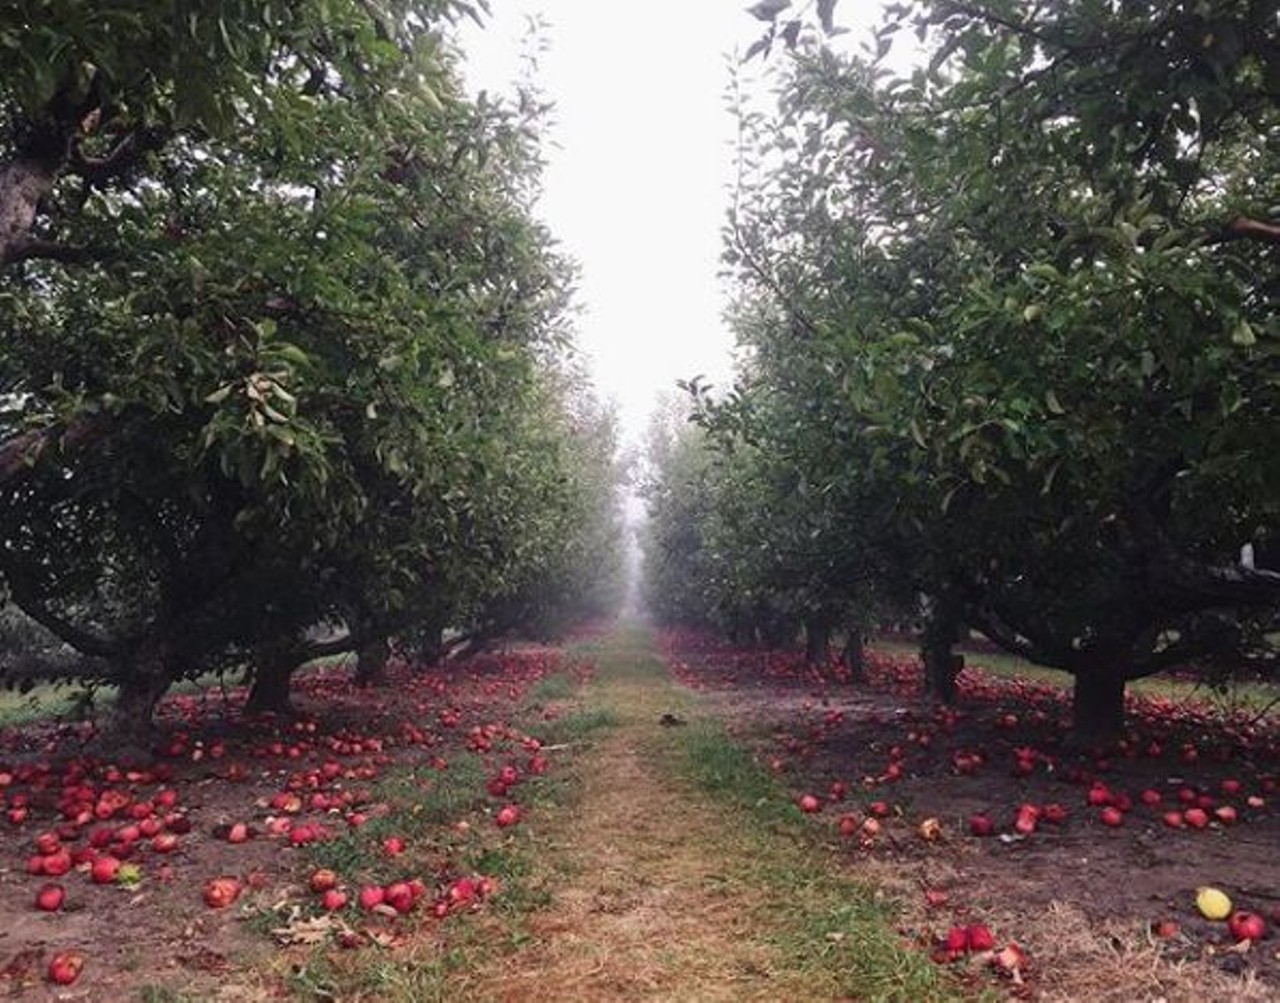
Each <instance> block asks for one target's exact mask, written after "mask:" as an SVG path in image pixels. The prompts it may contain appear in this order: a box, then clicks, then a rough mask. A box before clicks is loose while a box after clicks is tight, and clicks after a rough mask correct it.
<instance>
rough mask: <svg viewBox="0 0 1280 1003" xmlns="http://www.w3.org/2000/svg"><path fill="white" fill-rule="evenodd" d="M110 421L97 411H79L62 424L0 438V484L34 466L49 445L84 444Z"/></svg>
mask: <svg viewBox="0 0 1280 1003" xmlns="http://www.w3.org/2000/svg"><path fill="white" fill-rule="evenodd" d="M109 424H110V423H109V422H108V421H107V419H106V418H105V417H103V416H102V415H100V414H87V415H78V416H76V417H74V418H72V419H71V420H70V421H69V422H67V423H66V425H65V427H59V426H57V425H48V426H46V427H44V428H33V429H30V430H29V431H26V432H19V433H18V434H17V435H14V436H11V437H10V438H8V439H5V440H3V441H0V484H3V483H4V482H5V481H7V480H9V479H10V478H12V477H15V476H17V475H18V474H20V473H22V472H23V471H24V470H27V469H30V468H31V467H32V466H34V465H35V463H36V461H37V460H38V459H39V458H40V454H41V453H43V452H44V451H45V450H46V449H47V448H48V447H49V446H52V445H59V446H61V447H62V448H64V449H67V448H74V447H76V446H82V445H85V444H86V443H90V442H93V441H94V440H96V439H98V438H100V437H101V436H102V435H104V434H105V433H106V431H107V428H108V426H109Z"/></svg>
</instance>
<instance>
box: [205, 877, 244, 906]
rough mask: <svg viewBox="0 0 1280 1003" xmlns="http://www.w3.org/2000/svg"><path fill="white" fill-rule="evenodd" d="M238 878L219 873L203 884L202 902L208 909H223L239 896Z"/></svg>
mask: <svg viewBox="0 0 1280 1003" xmlns="http://www.w3.org/2000/svg"><path fill="white" fill-rule="evenodd" d="M240 889H241V884H240V879H239V878H233V877H229V876H227V875H225V874H224V875H220V876H218V877H216V878H210V879H209V880H208V881H206V882H205V884H204V904H205V905H207V906H208V907H209V908H210V909H225V908H226V907H227V906H229V905H231V903H232V902H234V901H235V900H236V899H237V898H239V897H240Z"/></svg>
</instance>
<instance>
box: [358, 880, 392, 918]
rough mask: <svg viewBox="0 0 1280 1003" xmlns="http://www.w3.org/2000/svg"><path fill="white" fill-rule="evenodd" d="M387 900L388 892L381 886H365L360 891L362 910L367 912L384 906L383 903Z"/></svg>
mask: <svg viewBox="0 0 1280 1003" xmlns="http://www.w3.org/2000/svg"><path fill="white" fill-rule="evenodd" d="M385 898H386V892H385V891H383V888H382V886H381V885H365V886H364V887H363V888H361V889H360V895H359V901H360V908H361V909H364V910H365V911H366V912H367V911H369V910H372V909H374V908H376V907H377V906H380V905H382V901H383V899H385Z"/></svg>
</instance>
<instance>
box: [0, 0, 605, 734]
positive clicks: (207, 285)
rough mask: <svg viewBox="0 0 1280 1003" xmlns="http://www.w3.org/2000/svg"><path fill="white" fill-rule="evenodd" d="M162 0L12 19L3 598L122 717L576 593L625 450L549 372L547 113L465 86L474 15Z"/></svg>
mask: <svg viewBox="0 0 1280 1003" xmlns="http://www.w3.org/2000/svg"><path fill="white" fill-rule="evenodd" d="M26 6H30V5H26ZM151 6H152V5H151V4H149V3H146V2H142V0H135V2H133V3H131V4H122V5H115V6H113V7H112V8H111V9H110V10H106V11H96V12H94V11H85V10H79V9H78V8H79V5H75V4H72V5H62V7H61V8H60V9H59V17H56V18H43V19H42V18H36V17H35V16H34V15H32V14H31V12H30V11H26V10H25V8H24V7H23V5H19V7H20V8H22V9H20V10H18V11H16V12H8V13H6V14H4V15H0V48H6V47H7V48H9V49H12V50H13V51H14V52H20V53H21V54H22V60H21V63H20V65H21V66H23V67H25V69H24V71H23V72H22V73H19V74H16V75H14V76H13V77H12V79H9V80H7V81H6V82H5V83H4V84H3V85H0V86H3V87H4V88H5V90H4V92H3V93H0V117H2V118H3V119H4V124H5V126H6V127H7V131H8V134H9V135H10V136H11V137H12V138H11V140H10V141H9V145H8V146H0V241H7V242H8V243H7V244H5V245H4V251H3V253H0V265H4V266H7V267H6V268H5V270H4V271H3V272H0V301H3V303H4V309H3V310H2V311H0V388H3V392H4V394H5V396H4V397H2V398H0V402H3V404H4V408H5V409H4V410H3V411H2V412H0V510H2V511H3V516H0V523H2V524H3V529H2V530H0V575H2V576H3V578H2V581H3V584H4V586H5V587H6V588H7V590H8V592H9V594H10V596H11V597H12V599H13V600H14V601H15V602H16V603H17V604H18V605H19V606H21V607H22V608H23V609H24V610H25V611H26V612H27V613H28V614H30V615H31V616H32V617H34V618H35V619H37V620H38V621H40V622H41V623H42V624H43V625H44V626H45V627H46V628H48V629H50V630H52V631H53V632H54V633H55V634H57V635H58V636H60V637H61V638H62V639H63V640H64V641H67V642H68V643H70V644H72V645H74V646H75V647H77V648H78V649H79V650H80V651H82V652H84V653H85V654H89V655H94V656H99V657H100V659H101V661H99V662H95V663H92V665H93V669H92V671H94V672H96V673H98V674H101V675H103V676H104V677H105V678H108V679H112V680H115V681H119V682H121V683H123V684H125V685H126V689H127V688H128V687H129V686H135V687H137V688H139V689H140V690H141V692H140V694H139V695H140V697H141V699H142V702H143V707H142V709H141V710H139V708H138V707H136V706H134V705H133V704H132V703H131V702H130V701H129V700H128V699H122V701H121V706H122V713H123V714H125V715H132V716H133V717H134V719H136V720H145V718H146V715H147V713H148V712H149V710H150V703H151V702H153V700H154V698H155V696H156V695H158V693H159V692H162V691H163V688H164V686H167V684H168V682H169V681H170V680H171V679H172V678H174V677H176V676H179V675H182V674H190V673H195V672H199V671H202V670H203V669H204V668H206V667H208V666H209V665H210V664H211V663H217V662H220V661H226V660H243V659H244V658H246V657H249V656H252V655H253V654H254V653H259V652H262V651H263V650H265V649H271V650H273V651H274V652H276V655H275V656H273V657H280V658H285V659H286V660H287V659H288V658H289V656H290V655H291V654H292V656H293V658H294V661H295V662H296V661H297V660H301V657H302V655H303V646H302V635H303V632H304V631H305V630H306V629H307V628H309V627H311V626H313V625H315V624H317V623H321V622H328V623H331V624H337V625H340V626H342V627H344V628H345V631H346V637H347V640H346V641H345V642H343V641H342V640H341V638H340V641H339V643H346V644H348V645H350V646H353V647H364V646H367V645H370V644H372V643H375V642H380V641H381V640H382V639H384V638H386V637H388V636H390V635H391V634H393V633H398V632H404V633H410V632H412V631H413V630H414V629H416V628H418V627H419V626H420V625H423V626H425V628H426V629H427V631H428V632H433V633H435V634H436V635H437V636H438V635H439V633H440V631H441V630H442V629H443V628H444V627H446V626H455V627H463V628H465V627H468V626H469V625H470V622H471V621H473V620H475V619H477V618H479V617H480V616H481V613H480V611H481V610H482V609H483V608H484V607H485V606H486V604H490V603H493V602H495V601H496V600H497V598H498V597H502V596H509V595H513V594H516V593H518V592H519V591H520V590H521V589H527V588H529V587H530V583H534V582H536V583H539V584H540V585H542V586H545V592H544V593H542V594H541V596H540V598H541V600H542V603H543V605H544V606H547V607H550V606H558V607H561V608H565V609H568V608H573V609H574V610H575V612H576V611H577V607H578V606H580V605H581V600H582V598H583V596H582V593H581V592H577V593H574V592H572V590H573V589H574V588H578V587H579V586H578V585H577V580H576V579H575V578H574V574H575V573H576V572H577V571H578V570H580V569H581V568H582V567H584V566H588V564H589V566H590V567H591V568H592V569H593V570H603V569H606V568H608V567H609V562H608V551H609V548H610V546H612V544H613V540H612V537H611V535H610V534H611V533H612V530H613V523H611V522H610V516H609V513H610V512H611V511H612V495H611V490H612V483H613V481H612V479H611V478H612V476H613V471H612V469H611V467H610V466H609V464H610V462H611V456H610V455H609V454H610V451H611V450H612V445H613V443H612V438H611V433H610V432H608V431H607V420H606V419H605V418H604V417H602V416H597V417H593V418H592V419H591V420H592V421H594V422H595V424H594V425H592V426H591V428H590V430H588V431H585V432H584V431H583V430H582V429H580V428H579V427H578V426H576V425H575V424H574V422H575V419H576V417H577V415H575V413H574V411H573V409H574V408H575V407H576V408H578V409H579V410H581V409H583V408H587V407H588V406H589V405H588V404H586V403H582V402H586V401H588V400H589V393H588V392H587V391H585V390H581V391H579V392H578V394H577V401H576V402H575V400H574V399H573V397H572V396H571V395H569V394H568V393H563V392H560V391H559V390H557V389H555V387H556V385H557V382H558V381H559V379H560V377H559V376H558V375H557V373H558V368H557V367H558V366H559V363H558V362H557V361H556V360H557V359H558V358H559V356H560V355H561V354H562V353H563V352H564V351H565V349H566V347H567V346H568V344H569V335H568V331H567V328H566V325H565V308H566V305H567V302H568V298H569V295H570V287H571V282H572V267H571V265H570V264H569V263H568V262H567V261H566V260H565V259H564V258H563V257H562V256H561V255H559V254H558V253H557V252H556V251H555V249H554V247H553V242H552V238H551V236H550V234H549V233H548V232H547V230H546V228H545V227H543V226H542V225H541V224H540V223H539V222H538V221H537V220H536V218H535V217H534V214H533V210H532V203H533V200H534V198H535V197H536V193H537V184H538V175H539V172H540V168H541V160H540V154H539V150H538V143H539V130H540V128H541V121H542V118H543V116H544V115H545V112H546V108H545V106H543V105H542V104H541V103H540V102H539V101H538V100H537V99H536V97H535V96H534V95H531V94H522V95H520V98H519V101H518V102H517V103H515V104H512V105H508V104H506V103H501V102H495V101H493V100H490V99H488V98H485V97H483V96H482V97H480V98H478V99H474V100H473V99H469V98H467V97H466V96H465V95H464V94H463V92H462V89H461V86H460V84H459V82H458V80H457V78H456V74H455V73H454V71H453V68H452V62H453V58H454V56H453V54H452V53H451V52H450V51H449V50H448V49H447V48H446V47H445V46H444V43H443V42H442V40H441V37H440V35H439V33H438V30H437V29H438V26H439V25H440V24H441V23H443V22H444V21H445V20H446V19H447V18H449V17H452V16H456V15H457V14H459V13H473V14H474V11H473V10H472V9H471V8H469V7H468V5H466V4H461V3H447V4H445V3H428V4H413V5H399V4H393V5H383V6H382V7H374V6H372V5H367V4H363V3H357V2H352V3H344V2H338V3H330V2H326V3H314V4H313V3H306V4H274V3H269V2H267V3H212V2H210V3H204V4H197V5H194V6H193V7H192V9H191V12H190V16H189V18H187V19H185V20H184V19H173V18H168V17H160V16H157V15H156V14H155V12H154V11H150V10H149V8H150V7H151ZM62 8H66V10H63V9H62ZM72 8H76V9H72ZM63 14H65V15H66V17H65V20H64V19H62V17H61V16H62V15H63ZM32 25H39V27H38V28H35V27H31V26H32ZM46 49H47V50H48V51H47V52H46ZM157 53H166V55H165V57H164V58H159V57H158V56H157ZM168 53H172V58H170V57H169V55H167V54H168ZM37 64H38V65H37ZM68 109H70V110H68ZM72 113H74V114H72ZM68 116H70V117H68ZM54 134H56V136H55V138H56V139H57V144H55V145H56V146H57V151H56V152H55V153H53V154H51V153H49V149H50V148H49V147H48V145H47V141H48V140H49V137H50V136H51V135H54ZM41 137H43V138H41ZM41 143H45V144H46V145H45V146H44V147H42V146H41V145H40V144H41ZM58 144H60V145H58ZM108 146H110V147H112V149H110V150H108V149H107V147H108ZM6 156H7V157H8V160H7V162H6V161H5V160H4V158H5V157H6ZM41 179H43V180H41ZM36 182H40V183H41V184H45V187H46V191H45V194H44V195H43V196H42V197H41V198H40V199H39V203H38V206H37V207H36V210H35V211H34V212H33V213H28V218H27V219H25V221H24V220H23V219H22V218H21V217H22V211H21V210H22V208H23V207H22V200H23V197H24V193H27V192H29V191H30V190H31V187H32V184H35V183H36ZM36 187H37V188H38V187H39V184H36ZM28 208H31V207H28ZM15 221H16V223H15ZM8 224H13V225H12V226H10V229H8V230H7V231H6V230H5V226H6V225H8ZM580 433H581V434H580ZM588 482H589V483H588ZM588 552H590V558H589V560H588V557H587V556H586V555H587V553H588ZM526 605H527V604H526ZM525 614H528V615H529V616H532V614H531V613H528V610H527V609H526V608H523V607H522V608H521V610H520V611H519V615H515V614H513V615H511V616H509V617H508V618H507V620H508V623H507V626H509V627H510V626H525V625H526V616H525ZM281 650H283V655H281V654H280V652H281Z"/></svg>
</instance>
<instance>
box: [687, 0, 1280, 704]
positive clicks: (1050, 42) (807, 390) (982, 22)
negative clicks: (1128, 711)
mask: <svg viewBox="0 0 1280 1003" xmlns="http://www.w3.org/2000/svg"><path fill="white" fill-rule="evenodd" d="M1202 6H1203V5H1200V6H1192V7H1173V8H1169V7H1167V5H1160V4H1144V3H1135V4H1124V5H1120V6H1119V7H1113V6H1109V5H1097V4H1091V3H1086V2H1072V3H1061V4H1054V5H1047V6H1041V7H1037V8H1034V9H1032V10H1030V11H1023V10H1021V9H1016V8H1015V7H1014V6H1011V5H1006V4H998V3H984V4H960V3H951V2H933V3H917V4H895V5H891V7H890V9H889V10H888V12H887V19H886V21H885V23H884V25H883V27H882V28H881V29H880V31H879V33H878V35H877V41H876V44H875V45H873V47H872V51H873V56H872V58H871V59H869V60H868V59H855V58H850V57H847V56H843V55H840V54H837V53H836V52H834V51H832V50H831V49H829V48H822V47H816V46H810V47H808V48H807V49H806V51H804V52H802V53H801V54H800V55H799V56H798V57H797V58H796V59H795V60H794V61H792V62H791V64H790V65H789V67H788V68H787V70H786V72H785V74H784V80H783V82H782V85H781V89H780V94H779V102H778V109H777V111H776V113H775V114H773V115H772V116H764V115H760V114H757V113H751V112H746V113H744V114H743V117H742V130H743V140H742V146H743V151H744V156H743V165H742V170H743V184H742V190H741V191H740V193H739V204H738V207H737V209H736V211H735V215H734V218H733V220H732V223H731V227H730V231H729V245H728V251H727V260H728V262H729V263H730V265H732V266H733V267H734V268H735V269H736V271H737V273H738V277H739V283H740V286H741V290H742V292H741V295H740V300H741V304H742V310H741V315H740V316H739V318H738V322H737V328H738V331H739V336H740V338H741V340H742V341H743V343H744V345H745V346H747V348H748V350H749V351H748V355H747V363H746V365H745V366H744V370H743V373H742V377H741V381H740V385H739V387H738V391H737V393H736V394H735V395H732V396H731V397H730V398H729V399H727V400H724V401H719V402H711V401H704V403H703V406H702V409H701V413H702V416H703V420H704V421H705V422H706V423H707V424H708V426H709V427H710V428H711V429H712V430H713V432H714V433H715V434H716V435H717V436H719V438H720V439H721V441H723V442H724V443H726V444H728V443H731V442H732V441H734V440H745V441H748V442H752V443H755V444H757V445H758V447H759V448H760V450H761V452H762V454H763V455H764V456H765V457H766V458H767V460H766V462H767V463H768V464H770V465H772V466H773V467H774V468H775V471H776V473H775V475H774V482H775V483H781V484H782V485H783V486H784V488H786V487H790V488H791V489H792V490H790V491H785V492H784V493H785V495H786V497H787V498H788V500H789V501H791V502H793V503H795V504H796V505H797V506H798V509H799V512H798V513H796V514H792V515H791V516H789V517H783V518H780V519H775V520H774V529H773V531H772V533H771V539H772V541H773V543H772V545H773V546H775V547H777V548H778V549H779V550H780V551H783V552H786V553H788V554H789V555H792V556H794V555H796V554H797V553H799V547H798V544H797V541H796V540H795V538H794V534H795V532H796V530H797V528H801V529H804V528H807V529H808V531H809V532H815V531H816V532H817V536H816V537H815V539H824V538H825V539H827V540H830V541H832V543H831V544H828V545H827V546H824V548H823V551H824V553H829V554H830V555H831V556H832V557H833V558H834V556H835V555H836V553H837V552H838V551H837V549H836V547H837V546H838V547H839V548H840V549H848V550H849V551H851V552H852V553H853V554H855V555H856V556H855V558H854V560H853V561H852V562H851V564H844V563H842V562H840V561H837V560H834V559H833V560H832V561H831V562H830V567H829V569H828V570H827V571H826V572H825V573H824V572H822V570H821V569H818V571H819V573H818V574H817V576H816V580H817V581H819V582H821V583H822V588H823V590H824V591H825V594H827V595H830V596H831V597H832V598H833V599H834V598H836V597H842V596H843V594H844V591H845V590H846V589H847V588H848V584H849V582H850V580H851V575H855V574H857V572H856V571H855V570H852V569H856V568H861V569H864V570H865V571H866V572H867V573H868V574H869V575H870V577H871V578H872V579H873V580H874V581H875V582H877V583H878V584H879V585H880V586H881V587H883V588H886V589H887V592H888V594H891V595H897V596H900V597H901V596H903V595H904V594H908V593H909V592H910V591H911V590H913V589H914V590H918V591H920V592H923V593H925V594H927V595H929V596H930V597H932V599H933V602H932V604H931V608H933V609H934V610H935V611H945V612H946V613H947V615H949V616H956V617H959V618H961V619H963V620H964V621H965V622H967V623H969V624H971V625H973V626H976V627H978V628H979V629H981V630H983V631H985V632H986V633H987V634H988V635H989V636H990V637H992V639H994V640H997V641H998V642H1000V643H1001V644H1003V645H1005V646H1007V647H1009V648H1011V649H1012V650H1015V651H1017V652H1020V653H1022V654H1025V655H1028V656H1030V657H1032V658H1034V659H1036V660H1039V661H1042V662H1045V663H1047V664H1051V665H1055V666H1057V667H1060V668H1064V669H1067V670H1068V671H1071V672H1073V673H1075V674H1076V675H1077V679H1078V680H1081V681H1083V683H1084V684H1085V685H1086V686H1087V687H1088V688H1090V690H1091V692H1094V695H1097V694H1096V689H1097V687H1094V686H1092V685H1091V684H1093V683H1096V682H1102V683H1103V686H1102V688H1103V689H1107V681H1108V680H1119V681H1120V684H1121V688H1120V689H1119V690H1115V689H1114V687H1112V692H1110V693H1109V694H1108V695H1107V696H1106V697H1105V698H1103V700H1104V702H1106V703H1107V704H1108V707H1109V708H1110V709H1118V707H1119V704H1118V696H1117V695H1116V694H1118V693H1119V692H1122V685H1123V680H1124V679H1126V678H1134V677H1138V676H1141V675H1145V674H1148V673H1150V672H1153V671H1158V670H1159V669H1160V668H1161V667H1164V666H1167V665H1170V664H1178V663H1183V662H1185V661H1186V660H1188V659H1199V658H1216V657H1233V656H1238V655H1240V654H1242V653H1247V651H1248V650H1250V649H1251V647H1252V645H1253V642H1254V641H1255V640H1256V639H1257V636H1258V635H1257V632H1256V630H1255V627H1256V625H1257V617H1258V615H1259V614H1260V615H1261V618H1262V621H1263V622H1265V620H1266V619H1267V616H1268V612H1267V611H1268V610H1270V609H1273V608H1274V606H1275V602H1276V597H1277V595H1280V588H1278V585H1280V577H1278V576H1277V575H1275V574H1273V573H1271V572H1268V571H1264V570H1262V568H1261V567H1258V568H1253V567H1248V566H1245V565H1244V564H1242V563H1241V561H1240V560H1239V557H1238V553H1239V548H1240V545H1241V544H1242V543H1244V542H1246V541H1254V542H1255V543H1256V544H1257V550H1258V553H1259V554H1262V555H1266V554H1268V553H1269V549H1270V547H1271V546H1272V542H1271V541H1272V540H1274V538H1275V531H1276V521H1277V514H1278V513H1277V499H1280V491H1278V490H1277V489H1278V488H1280V480H1278V477H1280V467H1277V465H1276V463H1275V462H1274V460H1275V456H1274V451H1273V450H1270V449H1269V448H1268V447H1267V446H1266V445H1265V444H1266V442H1267V441H1268V440H1269V438H1270V436H1271V434H1272V430H1273V428H1274V416H1275V413H1276V410H1277V405H1278V404H1280V399H1278V396H1277V394H1278V390H1280V373H1278V372H1277V369H1276V359H1277V352H1276V344H1277V341H1276V338H1277V335H1280V321H1278V320H1277V317H1276V315H1275V312H1274V303H1275V291H1276V290H1275V275H1276V248H1277V245H1278V244H1280V229H1278V228H1277V226H1276V224H1275V222H1274V220H1273V213H1274V206H1275V205H1277V204H1280V199H1277V195H1278V194H1280V192H1277V190H1276V187H1275V177H1276V172H1275V166H1276V158H1277V156H1278V155H1280V146H1277V136H1278V135H1280V130H1277V128H1276V126H1277V121H1278V119H1277V108H1276V100H1275V99H1276V94H1277V90H1276V87H1275V79H1274V67H1275V65H1276V64H1275V60H1274V54H1275V52H1276V47H1277V44H1278V40H1277V36H1276V25H1275V21H1274V18H1273V17H1272V16H1271V15H1270V14H1269V13H1268V12H1267V11H1266V10H1264V9H1263V7H1264V6H1265V5H1258V4H1251V3H1247V2H1240V3H1230V4H1221V5H1215V6H1214V7H1213V9H1211V10H1210V9H1207V8H1206V9H1201V7H1202ZM908 30H914V31H915V33H916V35H917V37H918V38H919V39H920V40H921V43H922V44H923V45H924V47H925V49H926V50H927V52H928V53H929V55H930V57H931V58H930V61H929V64H928V66H927V67H924V66H922V67H921V68H919V69H918V70H916V71H915V72H914V73H912V74H911V75H910V76H909V77H906V78H899V77H894V76H893V75H891V74H890V73H889V72H888V71H887V70H886V69H884V67H883V66H882V65H880V59H881V58H882V57H883V56H884V55H885V54H886V53H887V52H888V51H889V49H890V47H891V45H892V43H893V39H894V38H895V37H896V36H898V35H899V34H901V33H904V32H906V31H908ZM725 448H728V447H727V446H726V447H725ZM733 448H734V449H735V451H736V447H733ZM778 478H781V480H780V481H779V480H778ZM802 499H807V501H802ZM828 524H829V529H828V528H827V527H828ZM835 541H839V543H838V544H835ZM953 636H954V633H953V632H952V631H950V630H949V629H948V630H941V632H940V633H939V634H938V638H939V642H940V643H941V644H943V646H945V647H949V645H950V640H949V638H951V637H953ZM1078 685H1079V684H1078ZM1081 709H1082V710H1086V708H1083V707H1082V708H1081ZM1108 712H1109V711H1108ZM1103 723H1105V724H1110V723H1113V722H1111V721H1107V722H1103Z"/></svg>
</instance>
